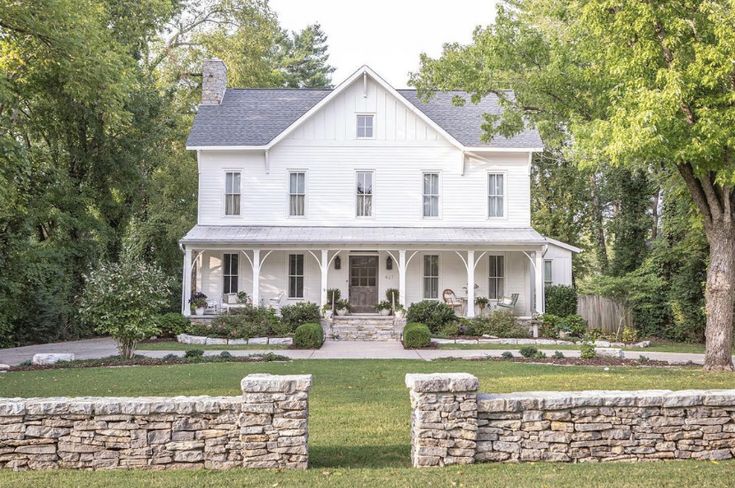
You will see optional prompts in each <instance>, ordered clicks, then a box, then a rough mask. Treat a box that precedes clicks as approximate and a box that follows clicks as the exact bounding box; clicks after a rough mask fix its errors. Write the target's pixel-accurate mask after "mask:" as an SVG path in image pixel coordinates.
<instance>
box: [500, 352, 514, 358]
mask: <svg viewBox="0 0 735 488" xmlns="http://www.w3.org/2000/svg"><path fill="white" fill-rule="evenodd" d="M500 357H501V358H503V359H513V353H512V352H510V351H504V352H503V354H501V355H500Z"/></svg>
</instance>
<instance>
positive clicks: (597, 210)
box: [590, 174, 609, 274]
mask: <svg viewBox="0 0 735 488" xmlns="http://www.w3.org/2000/svg"><path fill="white" fill-rule="evenodd" d="M590 187H591V188H592V223H593V226H594V234H595V237H594V239H595V244H596V246H597V261H598V264H599V266H600V272H601V273H602V274H607V270H608V265H609V263H608V259H607V244H606V243H605V224H604V221H603V216H602V202H601V199H600V190H599V186H598V184H597V179H596V176H595V175H594V174H592V175H590Z"/></svg>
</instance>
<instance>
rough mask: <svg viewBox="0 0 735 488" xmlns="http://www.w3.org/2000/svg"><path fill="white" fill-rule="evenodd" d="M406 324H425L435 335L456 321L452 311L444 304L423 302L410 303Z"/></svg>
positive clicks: (433, 301)
mask: <svg viewBox="0 0 735 488" xmlns="http://www.w3.org/2000/svg"><path fill="white" fill-rule="evenodd" d="M406 320H407V321H408V322H418V323H422V324H426V326H427V327H429V330H431V332H432V333H437V332H439V331H440V330H441V328H442V327H444V326H445V325H447V324H449V323H452V322H454V321H456V320H457V315H456V314H455V313H454V310H453V309H452V308H451V307H450V306H449V305H447V304H446V303H442V302H438V301H435V300H423V301H420V302H416V303H412V304H411V306H410V307H408V312H407V314H406Z"/></svg>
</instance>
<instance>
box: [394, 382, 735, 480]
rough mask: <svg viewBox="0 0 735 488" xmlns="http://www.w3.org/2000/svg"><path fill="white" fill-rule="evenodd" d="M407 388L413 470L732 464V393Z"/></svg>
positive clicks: (454, 385)
mask: <svg viewBox="0 0 735 488" xmlns="http://www.w3.org/2000/svg"><path fill="white" fill-rule="evenodd" d="M406 383H407V386H409V388H410V389H411V404H412V407H413V414H412V452H414V455H413V459H412V460H413V464H414V466H441V465H447V464H459V463H468V462H519V461H521V462H522V461H557V462H613V461H651V460H659V459H705V460H725V459H731V458H732V457H733V455H735V390H687V391H669V390H645V391H582V392H524V393H510V394H482V393H480V394H477V393H476V392H477V386H476V385H477V378H475V377H474V376H472V375H467V374H451V375H447V374H436V375H407V377H406ZM458 385H461V386H460V387H459V389H458ZM473 385H475V389H474V390H473V389H472V388H471V387H472V386H473ZM473 399H474V402H475V404H474V405H473V404H472V402H473ZM434 411H441V412H442V414H441V415H439V416H437V415H435V414H432V413H431V412H434ZM463 412H474V414H475V417H474V418H473V417H472V416H465V415H464V414H463ZM460 419H461V420H460ZM473 429H476V430H475V432H474V438H472V435H471V431H472V430H473ZM464 436H466V437H467V438H468V439H469V438H472V441H473V442H471V443H466V444H464V443H463V444H462V449H463V450H462V451H459V450H458V449H457V447H458V446H456V441H454V445H453V439H457V438H464ZM435 439H440V440H441V441H440V442H437V441H435ZM430 447H431V449H429V448H430ZM460 452H461V454H462V455H461V456H458V455H457V454H458V453H460Z"/></svg>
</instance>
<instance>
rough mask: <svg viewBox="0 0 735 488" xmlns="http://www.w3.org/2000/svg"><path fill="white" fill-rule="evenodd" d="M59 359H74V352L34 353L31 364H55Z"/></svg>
mask: <svg viewBox="0 0 735 488" xmlns="http://www.w3.org/2000/svg"><path fill="white" fill-rule="evenodd" d="M60 361H74V354H71V353H45V354H34V355H33V360H31V363H32V364H36V365H44V364H55V363H58V362H60Z"/></svg>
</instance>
